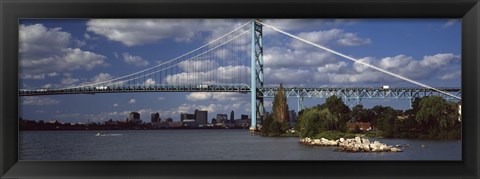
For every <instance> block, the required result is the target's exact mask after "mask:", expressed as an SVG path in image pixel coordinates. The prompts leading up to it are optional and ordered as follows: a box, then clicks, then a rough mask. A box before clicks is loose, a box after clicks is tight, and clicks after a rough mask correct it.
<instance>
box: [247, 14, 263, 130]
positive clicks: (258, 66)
mask: <svg viewBox="0 0 480 179" xmlns="http://www.w3.org/2000/svg"><path fill="white" fill-rule="evenodd" d="M257 21H258V20H255V19H253V20H252V51H251V53H252V55H251V63H250V64H251V66H250V70H251V79H250V80H251V84H250V92H251V119H252V125H251V127H250V130H251V131H255V130H258V128H257V124H258V123H260V122H261V121H262V120H263V113H264V111H265V107H264V105H263V97H262V95H261V92H260V90H258V89H260V88H263V42H262V40H263V32H262V24H260V23H258V22H257Z"/></svg>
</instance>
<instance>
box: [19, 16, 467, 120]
mask: <svg viewBox="0 0 480 179" xmlns="http://www.w3.org/2000/svg"><path fill="white" fill-rule="evenodd" d="M248 21H249V19H236V20H234V19H231V20H212V19H210V20H168V19H160V20H135V19H131V20H102V19H92V20H87V19H84V20H54V19H49V20H45V19H34V20H33V19H23V20H20V27H19V29H20V32H19V34H20V43H19V44H20V59H19V64H20V74H19V76H20V87H19V88H20V89H22V88H39V87H44V88H58V87H65V86H70V85H78V84H84V83H88V82H98V81H102V80H108V79H112V78H114V77H118V76H122V75H125V74H129V73H133V72H136V71H140V70H142V69H145V68H147V67H148V66H152V65H155V64H157V63H159V62H161V61H162V60H168V59H171V58H174V57H176V56H178V55H181V54H183V53H185V52H187V51H189V50H191V49H194V48H195V47H198V46H200V45H202V44H204V43H206V42H208V41H210V40H212V39H214V38H215V37H218V36H220V35H222V34H224V33H226V32H228V31H230V30H232V29H234V28H235V27H238V26H240V25H242V24H244V23H246V22H248ZM266 22H268V23H269V24H272V25H275V26H277V27H279V28H282V29H283V30H286V31H289V32H291V33H294V34H296V35H298V36H300V37H304V38H307V39H310V40H312V41H314V42H316V43H320V44H322V45H326V46H328V47H331V48H334V49H336V50H339V51H342V52H343V53H346V54H349V55H351V56H353V57H356V58H359V59H361V60H362V61H365V62H369V63H372V64H374V65H377V66H379V67H382V68H384V69H388V70H392V71H394V72H396V73H398V74H401V75H405V76H407V77H410V78H413V79H416V80H419V81H421V82H423V83H426V84H429V85H431V86H436V87H460V85H461V84H460V79H461V77H460V73H461V71H460V69H461V68H460V64H461V57H460V54H461V53H460V47H461V46H460V30H461V28H460V25H461V23H460V21H459V20H456V19H428V20H368V19H366V20H364V19H362V20H336V19H318V20H302V19H299V20H291V19H287V20H266ZM380 32H381V33H380ZM264 35H265V37H264V42H265V43H264V46H265V52H264V61H265V82H266V85H278V84H279V83H285V84H287V85H299V86H302V85H304V86H308V85H311V84H314V85H318V86H373V87H380V86H382V85H390V86H392V87H403V86H411V85H410V84H408V83H405V82H402V81H400V80H397V79H394V78H391V77H387V76H385V75H382V74H380V73H377V72H375V71H373V70H369V69H367V68H364V67H363V66H360V65H359V64H354V63H351V62H348V61H345V60H342V59H340V58H337V57H334V56H333V55H331V54H328V53H326V52H322V51H319V50H315V49H312V48H311V47H309V46H306V45H305V44H301V43H298V41H294V40H292V39H288V38H286V37H285V36H282V35H281V34H275V33H273V32H272V31H271V30H269V29H267V28H264ZM297 59H304V60H301V61H299V60H297ZM286 74H288V75H286ZM249 98H250V96H249V94H240V93H207V92H195V93H144V94H142V93H135V94H131V93H129V94H97V95H61V96H39V97H21V98H20V99H21V104H20V114H21V115H20V116H22V117H24V118H26V119H29V118H30V119H40V118H49V119H50V118H57V119H59V120H62V119H63V120H67V121H86V120H87V119H91V120H94V121H99V122H100V121H105V120H108V119H110V118H118V117H119V116H126V114H128V113H129V112H131V111H138V112H139V113H140V114H141V115H143V116H148V115H150V114H151V113H152V112H155V111H158V112H159V113H160V115H161V116H173V117H174V116H179V114H181V113H182V112H183V113H185V112H187V111H192V109H200V110H208V111H212V112H213V113H223V114H228V112H229V111H231V110H235V111H239V113H240V114H244V113H246V114H249V113H250V111H249V110H250V99H249ZM322 102H323V100H318V99H317V100H306V101H305V106H306V107H309V106H314V105H316V104H318V103H322ZM363 103H364V105H365V106H366V107H371V106H373V105H377V104H378V105H389V106H394V107H396V108H400V109H405V108H406V106H408V102H404V103H402V102H399V101H398V100H397V101H395V100H388V99H387V100H376V101H368V100H367V101H364V102H363ZM265 105H266V106H265V107H266V110H267V111H270V110H271V109H270V108H271V99H267V100H265ZM296 105H297V101H296V99H295V98H289V106H290V109H296Z"/></svg>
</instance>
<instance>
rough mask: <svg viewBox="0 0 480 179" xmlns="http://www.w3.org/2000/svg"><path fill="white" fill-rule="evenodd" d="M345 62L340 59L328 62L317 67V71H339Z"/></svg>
mask: <svg viewBox="0 0 480 179" xmlns="http://www.w3.org/2000/svg"><path fill="white" fill-rule="evenodd" d="M347 65H348V64H347V63H346V62H344V61H340V62H338V63H329V64H325V65H323V66H321V67H318V68H317V72H318V73H331V72H339V71H340V70H341V69H342V68H345V67H347Z"/></svg>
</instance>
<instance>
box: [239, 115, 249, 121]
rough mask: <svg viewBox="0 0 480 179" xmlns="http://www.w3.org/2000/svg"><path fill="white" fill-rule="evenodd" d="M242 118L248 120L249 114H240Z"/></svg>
mask: <svg viewBox="0 0 480 179" xmlns="http://www.w3.org/2000/svg"><path fill="white" fill-rule="evenodd" d="M240 119H241V120H248V115H246V114H242V115H241V116H240Z"/></svg>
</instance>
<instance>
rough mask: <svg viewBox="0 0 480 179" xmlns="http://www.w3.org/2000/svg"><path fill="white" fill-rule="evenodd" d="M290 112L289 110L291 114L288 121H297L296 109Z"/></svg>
mask: <svg viewBox="0 0 480 179" xmlns="http://www.w3.org/2000/svg"><path fill="white" fill-rule="evenodd" d="M288 112H289V116H290V119H288V122H295V121H297V113H296V112H295V110H290V111H288Z"/></svg>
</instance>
